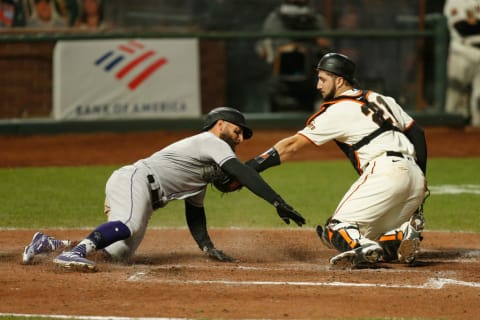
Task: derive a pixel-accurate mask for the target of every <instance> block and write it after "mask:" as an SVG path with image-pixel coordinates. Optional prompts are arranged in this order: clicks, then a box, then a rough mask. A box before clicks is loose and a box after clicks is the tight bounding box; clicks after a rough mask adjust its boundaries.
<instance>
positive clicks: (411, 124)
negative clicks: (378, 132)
mask: <svg viewBox="0 0 480 320" xmlns="http://www.w3.org/2000/svg"><path fill="white" fill-rule="evenodd" d="M414 123H415V120H412V122H410V124H409V125H408V126H406V127H405V130H403V132H405V131H408V130H410V128H411V127H412V126H413V124H414Z"/></svg>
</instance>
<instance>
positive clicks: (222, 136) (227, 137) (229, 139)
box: [220, 132, 237, 151]
mask: <svg viewBox="0 0 480 320" xmlns="http://www.w3.org/2000/svg"><path fill="white" fill-rule="evenodd" d="M220 139H222V140H223V141H225V142H226V143H228V145H229V146H230V148H232V150H233V151H235V147H236V146H237V143H236V142H235V141H234V140H233V139H232V137H230V135H228V134H226V133H224V132H221V133H220Z"/></svg>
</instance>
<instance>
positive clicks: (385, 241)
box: [378, 229, 404, 261]
mask: <svg viewBox="0 0 480 320" xmlns="http://www.w3.org/2000/svg"><path fill="white" fill-rule="evenodd" d="M403 235H404V234H403V231H402V230H400V229H395V230H392V231H389V232H387V233H384V234H383V235H381V236H380V238H378V244H379V245H380V246H381V247H382V249H383V260H385V261H393V260H397V251H398V247H399V246H400V243H401V242H402V240H403Z"/></svg>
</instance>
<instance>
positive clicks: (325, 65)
mask: <svg viewBox="0 0 480 320" xmlns="http://www.w3.org/2000/svg"><path fill="white" fill-rule="evenodd" d="M317 70H324V71H328V72H331V73H333V74H336V75H337V76H340V77H342V78H344V79H345V80H347V81H348V82H350V83H351V84H356V83H357V80H356V79H355V62H353V61H352V60H350V58H349V57H347V56H346V55H343V54H340V53H334V52H332V53H327V54H326V55H324V56H323V57H322V58H321V59H320V62H318V65H317Z"/></svg>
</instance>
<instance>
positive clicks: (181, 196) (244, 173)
mask: <svg viewBox="0 0 480 320" xmlns="http://www.w3.org/2000/svg"><path fill="white" fill-rule="evenodd" d="M251 137H252V130H251V129H250V128H249V127H248V126H247V124H246V122H245V118H244V116H243V114H242V113H241V112H239V111H238V110H236V109H233V108H227V107H220V108H216V109H213V110H212V111H211V112H210V113H208V115H207V117H206V119H205V122H204V126H203V132H201V133H199V134H196V135H194V136H191V137H188V138H185V139H183V140H180V141H177V142H175V143H173V144H171V145H169V146H167V147H165V148H163V149H162V150H160V151H158V152H156V153H154V154H153V155H151V156H150V157H148V158H145V159H141V160H139V161H137V162H135V163H134V164H132V165H127V166H124V167H122V168H120V169H118V170H116V171H115V172H113V174H112V175H111V176H110V178H109V179H108V181H107V184H106V201H105V213H106V214H107V216H108V222H106V223H104V224H102V225H100V226H98V227H97V228H96V229H95V230H93V231H92V232H91V233H90V234H89V235H88V236H87V237H86V238H85V239H83V240H82V241H80V242H79V243H78V244H76V245H75V246H74V247H73V248H71V249H70V250H68V251H64V252H63V253H61V254H60V255H58V256H57V257H55V258H54V260H53V262H54V263H55V264H56V265H58V266H59V267H61V268H66V269H76V270H82V271H95V270H96V269H97V266H96V263H95V262H94V261H92V260H89V259H87V256H88V255H89V254H91V253H93V252H95V251H98V250H101V251H102V253H103V255H105V256H106V257H108V258H110V259H113V260H120V261H124V260H126V259H128V258H129V257H131V256H132V255H133V254H134V252H135V250H136V249H137V248H138V246H139V245H140V242H141V241H142V239H143V237H144V234H145V231H146V228H147V223H148V221H149V219H150V216H151V215H152V213H153V212H154V211H155V210H157V209H159V208H163V207H165V206H166V205H167V204H168V203H169V202H170V201H172V200H184V202H185V215H186V220H187V224H188V228H189V230H190V233H191V234H192V236H193V238H194V239H195V241H196V243H197V245H198V246H199V248H200V249H201V250H202V251H203V252H205V253H206V254H207V255H208V256H209V257H212V258H214V259H217V260H220V261H233V260H234V259H233V258H232V257H230V256H228V255H227V254H225V253H224V252H223V251H221V250H218V249H217V248H216V247H215V246H214V244H213V242H212V240H211V239H210V236H209V234H208V232H207V222H206V216H205V209H204V206H203V203H204V198H205V193H206V189H207V185H208V184H209V183H214V184H215V185H216V186H218V187H219V188H221V189H222V191H224V192H230V191H233V190H236V189H237V188H238V187H239V186H240V185H243V186H245V187H247V188H248V189H249V190H250V191H252V192H253V193H254V194H256V195H257V196H259V197H261V198H263V199H265V200H266V201H268V202H269V203H271V204H272V205H273V206H274V207H275V208H276V210H277V213H278V215H279V216H280V218H281V219H282V220H283V221H284V222H285V223H287V224H288V223H290V221H291V220H293V221H294V222H295V223H296V224H297V225H298V226H302V225H303V224H305V219H304V218H303V217H302V216H301V215H300V214H299V213H298V212H297V211H296V210H295V209H293V208H292V207H291V206H290V205H288V204H287V203H286V202H285V201H284V200H283V199H282V197H280V195H278V194H277V193H276V192H275V191H274V190H273V189H272V188H271V187H270V186H269V185H268V184H267V183H266V182H265V181H264V180H263V179H262V178H261V176H260V175H259V174H258V173H257V172H256V171H255V170H253V169H252V168H250V167H249V166H247V165H245V164H243V163H242V162H240V161H239V160H238V158H237V156H236V154H235V148H236V146H237V145H239V144H240V143H242V142H243V141H244V140H246V139H250V138H251ZM230 176H231V177H232V178H229V177H230ZM236 181H238V182H236ZM68 245H70V242H69V241H67V240H63V241H62V240H57V239H55V238H52V237H49V236H47V235H45V234H43V233H41V232H37V233H35V235H34V237H33V239H32V242H31V243H30V244H29V245H28V246H26V247H25V250H24V253H23V263H30V262H32V260H33V258H34V256H35V255H36V254H39V253H44V252H49V251H53V250H56V249H58V248H64V247H66V246H68Z"/></svg>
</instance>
